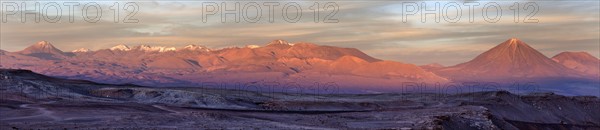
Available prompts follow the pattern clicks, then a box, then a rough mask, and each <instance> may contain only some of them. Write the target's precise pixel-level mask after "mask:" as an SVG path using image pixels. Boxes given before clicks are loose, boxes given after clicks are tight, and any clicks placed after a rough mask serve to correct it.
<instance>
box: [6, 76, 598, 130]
mask: <svg viewBox="0 0 600 130" xmlns="http://www.w3.org/2000/svg"><path fill="white" fill-rule="evenodd" d="M0 85H1V87H0V94H1V95H0V96H1V97H0V98H1V99H0V129H207V128H217V129H218V128H226V129H252V128H266V129H461V130H465V129H486V130H488V129H569V130H570V129H600V99H598V98H597V97H591V96H589V97H586V96H576V97H567V96H561V95H555V94H552V93H533V94H528V95H515V94H511V93H509V92H506V91H493V92H475V93H464V94H432V93H410V94H329V95H325V94H286V93H256V92H249V91H235V90H219V89H203V88H152V87H142V86H135V85H108V84H98V83H93V82H89V81H80V80H65V79H58V78H52V77H47V76H44V75H39V74H35V73H33V72H31V71H27V70H6V69H3V70H0Z"/></svg>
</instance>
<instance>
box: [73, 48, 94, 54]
mask: <svg viewBox="0 0 600 130" xmlns="http://www.w3.org/2000/svg"><path fill="white" fill-rule="evenodd" d="M71 52H73V53H77V52H90V49H87V48H79V49H77V50H73V51H71Z"/></svg>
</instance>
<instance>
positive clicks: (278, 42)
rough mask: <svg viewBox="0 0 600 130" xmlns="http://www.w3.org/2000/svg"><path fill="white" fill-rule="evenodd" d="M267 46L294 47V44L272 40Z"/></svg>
mask: <svg viewBox="0 0 600 130" xmlns="http://www.w3.org/2000/svg"><path fill="white" fill-rule="evenodd" d="M268 45H290V46H292V45H294V44H291V43H288V42H287V41H285V40H273V41H271V42H270V43H269V44H267V46H268Z"/></svg>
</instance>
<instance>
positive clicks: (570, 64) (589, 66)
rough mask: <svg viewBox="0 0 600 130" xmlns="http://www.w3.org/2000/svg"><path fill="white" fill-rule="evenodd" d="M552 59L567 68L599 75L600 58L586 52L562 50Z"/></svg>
mask: <svg viewBox="0 0 600 130" xmlns="http://www.w3.org/2000/svg"><path fill="white" fill-rule="evenodd" d="M552 60H554V61H556V62H558V63H559V64H562V65H564V66H565V67H567V68H570V69H573V70H576V71H579V72H581V73H584V74H587V75H590V76H594V77H599V73H600V60H599V59H598V58H596V57H594V56H592V55H590V54H589V53H587V52H562V53H560V54H557V55H555V56H554V57H552Z"/></svg>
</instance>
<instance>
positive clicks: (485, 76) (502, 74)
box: [436, 38, 578, 80]
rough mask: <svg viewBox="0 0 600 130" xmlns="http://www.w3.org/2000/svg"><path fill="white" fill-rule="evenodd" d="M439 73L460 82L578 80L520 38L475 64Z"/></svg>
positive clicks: (489, 52) (475, 61)
mask: <svg viewBox="0 0 600 130" xmlns="http://www.w3.org/2000/svg"><path fill="white" fill-rule="evenodd" d="M436 73H437V74H440V75H443V76H447V77H451V78H453V79H457V80H500V79H502V80H504V79H506V80H515V79H527V78H544V77H576V76H578V74H576V73H575V72H574V71H572V70H570V69H569V68H566V67H565V66H563V65H561V64H559V63H557V62H554V61H553V60H552V59H550V58H548V57H546V56H545V55H543V54H542V53H540V52H539V51H537V50H535V49H534V48H532V47H531V46H529V45H527V44H526V43H525V42H523V41H521V40H519V39H517V38H511V39H508V40H506V41H505V42H503V43H501V44H500V45H497V46H496V47H494V48H492V49H490V50H488V51H486V52H484V53H482V54H480V55H479V56H477V57H475V59H473V60H471V61H468V62H465V63H462V64H458V65H455V66H450V67H446V68H442V69H439V70H437V71H436Z"/></svg>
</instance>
